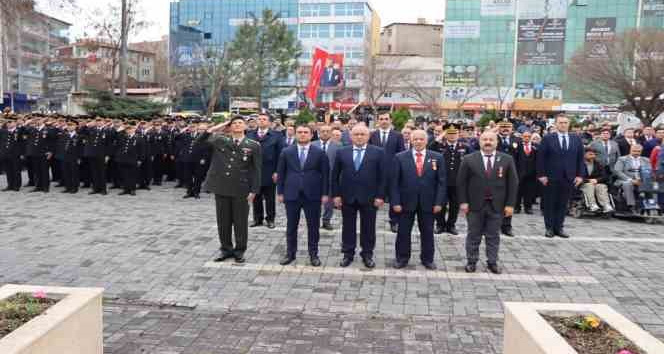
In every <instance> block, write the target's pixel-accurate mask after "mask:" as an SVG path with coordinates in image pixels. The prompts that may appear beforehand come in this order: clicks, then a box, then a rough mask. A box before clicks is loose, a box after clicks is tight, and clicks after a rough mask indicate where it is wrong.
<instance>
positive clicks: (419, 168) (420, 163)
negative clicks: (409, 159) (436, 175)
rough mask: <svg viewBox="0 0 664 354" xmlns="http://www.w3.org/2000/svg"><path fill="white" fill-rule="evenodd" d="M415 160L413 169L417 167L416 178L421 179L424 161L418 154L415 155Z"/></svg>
mask: <svg viewBox="0 0 664 354" xmlns="http://www.w3.org/2000/svg"><path fill="white" fill-rule="evenodd" d="M415 156H416V157H417V160H416V161H415V167H417V177H422V175H423V174H424V159H423V158H422V153H421V152H418V153H416V154H415Z"/></svg>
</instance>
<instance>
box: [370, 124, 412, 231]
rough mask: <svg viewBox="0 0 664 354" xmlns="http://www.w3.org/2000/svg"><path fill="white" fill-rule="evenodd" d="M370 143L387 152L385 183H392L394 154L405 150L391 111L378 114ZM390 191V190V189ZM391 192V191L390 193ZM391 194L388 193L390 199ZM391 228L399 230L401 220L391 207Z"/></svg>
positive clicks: (387, 184)
mask: <svg viewBox="0 0 664 354" xmlns="http://www.w3.org/2000/svg"><path fill="white" fill-rule="evenodd" d="M369 144H371V145H374V146H378V147H380V148H382V149H383V151H384V152H385V163H384V168H385V173H386V176H385V177H386V181H385V185H386V186H389V185H390V175H391V173H392V171H393V170H394V168H392V167H393V166H392V164H393V162H394V156H396V154H398V153H400V152H402V151H404V150H405V149H406V148H405V147H404V140H403V136H402V135H401V133H399V132H398V131H396V130H394V129H392V118H391V117H390V114H389V113H383V114H381V115H379V116H378V129H377V130H375V131H374V132H373V133H372V134H371V138H369ZM388 192H389V190H388ZM388 194H389V193H388ZM389 198H390V196H389V195H388V200H389ZM389 215H390V229H391V230H392V232H397V224H398V222H399V216H398V215H397V214H395V213H394V210H392V209H390V211H389Z"/></svg>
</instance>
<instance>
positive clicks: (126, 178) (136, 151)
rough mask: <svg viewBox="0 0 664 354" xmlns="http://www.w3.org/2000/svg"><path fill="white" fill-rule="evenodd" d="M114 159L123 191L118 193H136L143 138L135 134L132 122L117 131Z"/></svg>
mask: <svg viewBox="0 0 664 354" xmlns="http://www.w3.org/2000/svg"><path fill="white" fill-rule="evenodd" d="M119 133H120V135H119V139H118V146H117V150H116V151H115V161H116V162H117V163H118V168H119V169H120V176H121V179H122V188H123V191H122V193H120V194H119V195H136V183H137V182H138V176H139V168H140V167H141V165H142V164H143V163H144V161H145V154H146V152H145V140H144V139H143V137H141V136H140V135H138V134H136V126H135V123H134V122H131V123H129V125H127V126H126V127H124V128H121V129H120V131H119Z"/></svg>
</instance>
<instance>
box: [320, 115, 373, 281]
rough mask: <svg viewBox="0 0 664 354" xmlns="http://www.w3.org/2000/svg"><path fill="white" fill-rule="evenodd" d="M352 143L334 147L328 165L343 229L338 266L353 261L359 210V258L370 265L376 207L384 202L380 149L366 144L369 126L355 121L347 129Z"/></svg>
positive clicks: (335, 202)
mask: <svg viewBox="0 0 664 354" xmlns="http://www.w3.org/2000/svg"><path fill="white" fill-rule="evenodd" d="M351 138H352V141H353V144H352V145H350V146H346V147H343V148H342V149H340V150H339V151H337V156H336V160H335V161H334V168H333V169H332V182H331V183H332V195H333V196H334V206H335V207H336V208H337V209H341V215H342V220H343V221H342V224H343V227H342V229H343V231H342V237H341V251H342V252H343V254H344V256H343V259H342V260H341V264H340V265H341V266H342V267H348V266H349V265H350V264H351V263H353V258H354V257H355V248H356V246H357V225H356V221H357V214H358V213H359V214H360V244H361V246H362V251H361V252H360V255H361V256H362V261H363V262H364V265H365V266H366V267H367V268H373V267H375V266H376V263H375V262H374V260H373V253H374V248H375V247H376V211H377V210H378V209H379V208H380V207H382V206H383V204H384V202H385V171H384V167H383V164H384V162H385V154H384V153H383V149H381V148H379V147H376V146H372V145H368V142H369V128H367V127H366V126H365V125H364V124H358V125H356V126H355V127H353V130H352V131H351Z"/></svg>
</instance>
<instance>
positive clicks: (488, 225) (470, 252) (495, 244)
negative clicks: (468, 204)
mask: <svg viewBox="0 0 664 354" xmlns="http://www.w3.org/2000/svg"><path fill="white" fill-rule="evenodd" d="M467 219H468V236H466V258H467V259H468V264H475V263H477V261H478V260H479V257H480V244H481V243H482V235H484V239H485V241H486V258H487V262H488V263H489V264H497V263H498V251H499V249H500V231H499V228H500V224H501V220H502V219H503V211H502V210H498V211H496V210H494V209H493V206H492V205H491V202H489V201H487V202H485V204H484V206H483V207H482V210H477V211H473V210H471V211H470V212H469V213H468V217H467Z"/></svg>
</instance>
